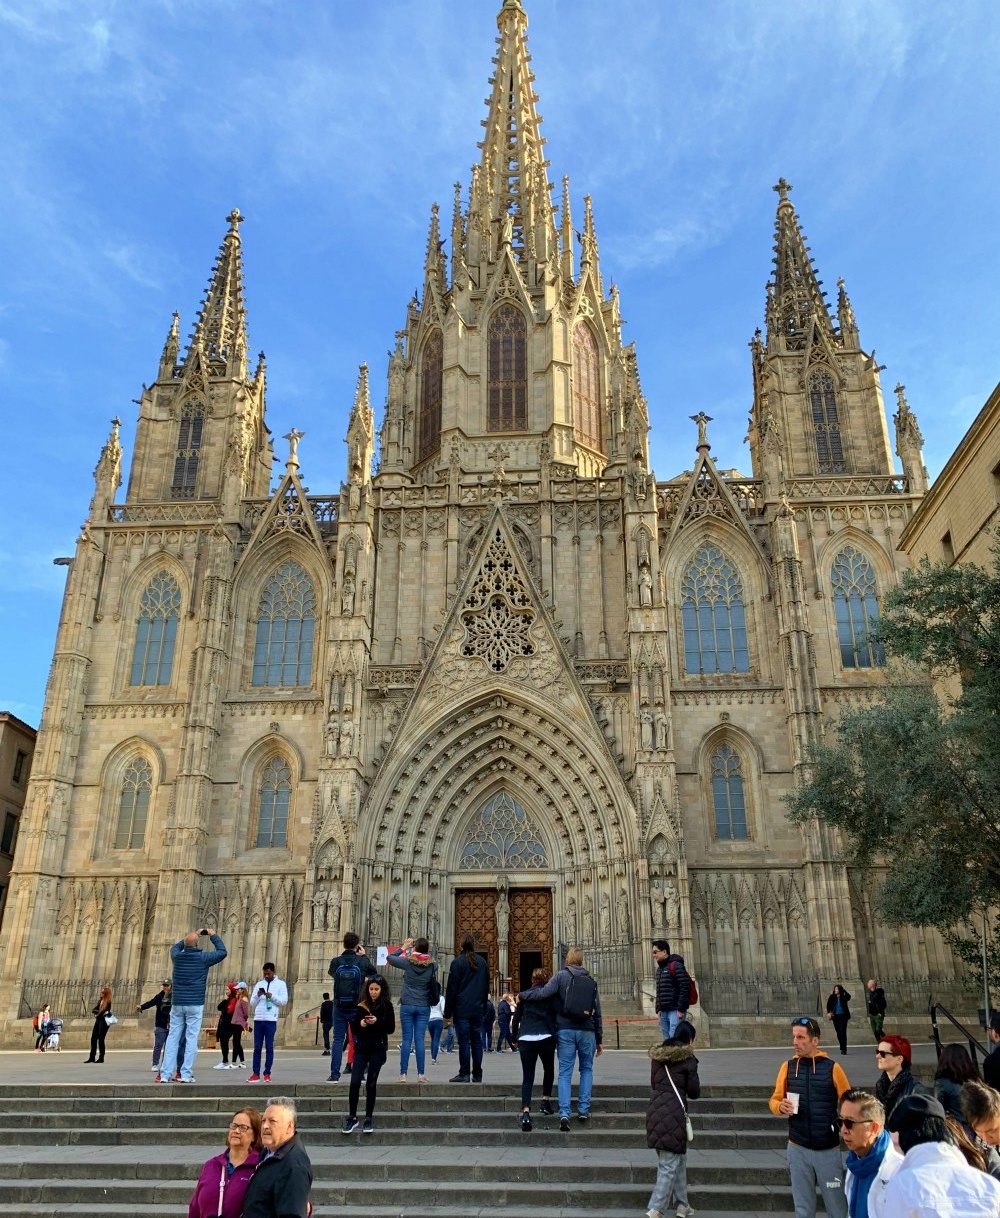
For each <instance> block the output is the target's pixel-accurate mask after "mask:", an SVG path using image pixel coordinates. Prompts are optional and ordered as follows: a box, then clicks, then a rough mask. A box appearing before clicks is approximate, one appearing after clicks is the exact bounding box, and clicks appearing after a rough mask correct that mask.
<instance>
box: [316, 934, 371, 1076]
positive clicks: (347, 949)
mask: <svg viewBox="0 0 1000 1218" xmlns="http://www.w3.org/2000/svg"><path fill="white" fill-rule="evenodd" d="M329 973H330V976H331V977H332V978H333V1040H332V1042H331V1046H330V1077H329V1078H328V1079H327V1082H330V1083H337V1082H339V1081H340V1061H341V1058H342V1057H343V1054H344V1040H345V1039H346V1037H347V1029H348V1028H352V1027H354V1026H355V1025H356V1024H357V1022H358V1018H359V1015H358V1003H359V1002H360V1001H361V995H362V990H363V987H364V984H365V981H366V980H367V978H369V977H377V976H378V970H377V969H375V968H374V967H373V966H372V962H371V961H370V960H369V959H368V956H367V955H366V954H365V945H364V944H363V943H362V942H361V936H360V935H359V934H358V933H357V932H356V931H353V930H349V931H348V932H347V933H346V934H345V935H344V950H343V951H342V952H341V953H340V955H339V956H334V958H333V959H332V960H331V961H330V968H329Z"/></svg>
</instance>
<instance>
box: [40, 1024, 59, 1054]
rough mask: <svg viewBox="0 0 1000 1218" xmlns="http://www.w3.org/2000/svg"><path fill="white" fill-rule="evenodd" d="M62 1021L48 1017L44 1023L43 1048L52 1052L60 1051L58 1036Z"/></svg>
mask: <svg viewBox="0 0 1000 1218" xmlns="http://www.w3.org/2000/svg"><path fill="white" fill-rule="evenodd" d="M62 1028H63V1021H62V1020H61V1019H50V1020H49V1022H48V1023H47V1024H46V1025H45V1029H44V1030H45V1048H46V1049H48V1050H51V1051H52V1052H53V1053H59V1052H61V1050H60V1048H59V1037H60V1036H61V1035H62Z"/></svg>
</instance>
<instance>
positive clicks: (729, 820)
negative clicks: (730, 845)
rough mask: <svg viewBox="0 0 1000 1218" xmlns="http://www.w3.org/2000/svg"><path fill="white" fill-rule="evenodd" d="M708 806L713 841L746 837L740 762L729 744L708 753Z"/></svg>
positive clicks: (741, 762) (743, 838) (744, 802)
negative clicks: (712, 820)
mask: <svg viewBox="0 0 1000 1218" xmlns="http://www.w3.org/2000/svg"><path fill="white" fill-rule="evenodd" d="M712 807H713V809H714V812H715V836H716V838H718V839H720V840H722V841H731V842H735V841H746V840H747V838H749V836H750V833H749V831H748V829H747V807H746V794H745V791H744V786H743V760H742V758H741V757H740V754H739V753H738V752H737V750H736V749H734V748H733V746H732V745H731V744H724V745H722V746H721V747H720V748H717V749H716V750H715V752H714V753H713V754H712Z"/></svg>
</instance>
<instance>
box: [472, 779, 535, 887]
mask: <svg viewBox="0 0 1000 1218" xmlns="http://www.w3.org/2000/svg"><path fill="white" fill-rule="evenodd" d="M548 865H549V863H548V859H547V857H546V854H545V847H544V846H543V845H542V843H541V841H539V838H538V833H537V830H536V829H535V826H534V825H533V824H532V823H531V819H530V818H529V816H528V814H527V812H525V810H524V809H523V808H522V807H521V805H520V804H519V803H517V801H516V800H514V799H512V798H511V796H510V795H508V793H507V792H506V791H499V792H497V794H496V795H494V796H492V797H491V798H490V799H488V800H487V801H486V803H485V804H484V805H483V806H482V808H481V809H480V811H479V814H478V815H477V816H476V817H475V819H474V820H473V822H472V824H471V825H470V826H469V832H468V835H467V837H466V840H465V846H464V848H463V850H462V862H461V868H462V870H463V871H532V870H538V869H544V868H546V867H548Z"/></svg>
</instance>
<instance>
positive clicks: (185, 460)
mask: <svg viewBox="0 0 1000 1218" xmlns="http://www.w3.org/2000/svg"><path fill="white" fill-rule="evenodd" d="M204 425H205V407H204V406H203V405H202V404H201V402H187V403H186V404H185V405H184V407H183V408H182V410H181V421H180V426H179V427H178V429H177V453H176V456H175V457H174V477H173V481H172V482H171V484H170V498H171V499H193V498H194V491H195V483H196V482H197V480H198V457H199V454H200V452H201V433H202V428H203V427H204Z"/></svg>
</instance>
